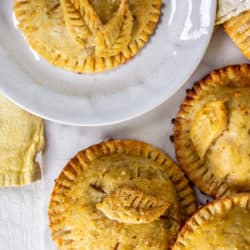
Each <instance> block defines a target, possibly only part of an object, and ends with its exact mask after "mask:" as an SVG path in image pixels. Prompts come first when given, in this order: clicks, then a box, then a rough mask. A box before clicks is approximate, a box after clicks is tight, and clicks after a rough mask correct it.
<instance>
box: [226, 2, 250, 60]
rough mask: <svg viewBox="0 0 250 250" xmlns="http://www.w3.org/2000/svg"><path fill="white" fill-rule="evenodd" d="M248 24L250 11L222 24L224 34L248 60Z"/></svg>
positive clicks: (249, 48)
mask: <svg viewBox="0 0 250 250" xmlns="http://www.w3.org/2000/svg"><path fill="white" fill-rule="evenodd" d="M249 6H250V1H249ZM249 8H250V7H249ZM249 23H250V10H247V11H245V12H243V13H241V14H239V15H237V16H235V17H232V18H231V19H229V20H228V21H227V22H225V24H224V28H225V31H226V33H227V34H228V35H229V37H230V38H231V39H232V41H233V42H234V43H235V44H236V45H237V47H238V48H239V49H240V50H241V52H242V53H243V54H244V55H245V56H246V57H247V58H248V59H250V43H249V39H250V33H249V27H250V26H249Z"/></svg>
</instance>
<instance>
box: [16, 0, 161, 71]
mask: <svg viewBox="0 0 250 250" xmlns="http://www.w3.org/2000/svg"><path fill="white" fill-rule="evenodd" d="M84 2H88V1H87V0H81V1H79V0H74V1H71V0H61V2H60V0H52V1H51V0H36V1H35V0H15V4H14V12H15V16H16V19H17V21H18V23H19V24H18V28H19V29H20V30H21V31H22V32H23V33H24V35H25V37H26V39H27V42H28V44H29V46H30V47H31V48H32V49H34V50H35V51H37V52H38V53H39V54H40V55H41V56H42V57H44V58H45V59H47V60H48V61H49V62H50V63H51V64H53V65H55V66H58V67H61V68H63V69H66V70H70V71H73V72H80V73H93V72H101V71H105V70H109V69H112V68H115V67H117V66H118V65H120V64H123V63H125V62H126V61H127V60H129V59H130V58H132V57H133V56H134V55H135V54H137V53H138V51H139V50H140V49H141V48H142V47H143V46H144V45H145V43H146V42H147V41H148V39H149V37H150V36H151V34H152V33H153V31H154V29H155V26H156V24H157V22H158V20H159V17H160V8H161V0H151V1H145V0H140V1H130V0H127V1H124V0H123V2H126V4H125V5H124V6H125V7H124V8H126V11H125V12H124V13H125V14H124V15H125V19H124V25H123V28H121V27H120V28H119V27H118V28H119V29H120V30H121V33H120V34H114V31H115V30H116V29H114V27H113V26H114V25H113V26H112V25H111V26H112V27H111V30H110V29H108V30H109V32H110V31H112V32H113V33H112V32H111V33H112V36H114V37H115V38H114V37H113V38H112V39H111V41H112V44H113V46H111V45H112V44H111V45H110V46H111V49H112V50H111V52H110V51H106V50H105V46H104V50H103V48H102V49H100V50H98V49H95V46H96V44H98V43H100V41H101V42H102V41H103V39H104V37H103V35H106V37H105V39H109V38H110V37H111V33H109V34H100V35H98V36H97V38H98V39H97V41H95V36H96V33H97V29H98V30H100V31H101V30H105V27H106V25H108V24H105V25H104V28H103V27H102V26H100V22H101V21H100V20H99V19H98V20H99V21H98V22H97V21H96V19H97V16H96V14H95V15H94V14H93V13H92V12H93V8H89V7H86V5H83V4H81V3H84ZM61 4H62V6H61ZM62 7H63V8H62ZM90 10H91V11H92V12H91V11H90ZM90 12H91V13H92V14H91V13H90ZM130 12H131V14H132V15H133V29H132V33H131V35H130V38H129V39H128V37H127V36H128V34H129V32H127V33H126V32H125V29H128V30H130V29H131V24H130V22H131V21H129V20H131V18H132V17H131V15H129V14H128V13H130ZM84 13H85V15H84ZM86 13H87V14H86ZM95 17H96V18H95ZM117 20H120V19H119V18H117ZM120 21H121V20H120ZM65 22H66V23H65ZM87 24H88V26H87ZM89 25H90V27H89ZM96 25H97V26H98V27H96ZM116 28H117V27H116ZM118 28H117V30H119V29H118ZM106 30H107V28H106ZM128 41H129V43H128V45H127V46H125V47H124V48H123V49H122V52H120V50H119V49H117V47H118V45H119V46H124V44H125V45H126V43H127V42H128ZM109 49H110V48H109ZM116 52H117V53H116ZM98 55H99V56H98Z"/></svg>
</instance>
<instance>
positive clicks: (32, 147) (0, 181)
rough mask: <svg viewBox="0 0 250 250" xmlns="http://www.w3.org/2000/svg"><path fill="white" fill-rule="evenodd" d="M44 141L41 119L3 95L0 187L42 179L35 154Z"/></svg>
mask: <svg viewBox="0 0 250 250" xmlns="http://www.w3.org/2000/svg"><path fill="white" fill-rule="evenodd" d="M44 144H45V143H44V131H43V121H42V119H40V118H38V117H35V116H34V115H31V114H29V113H28V112H26V111H24V110H22V109H21V108H19V107H17V106H16V105H15V104H13V103H12V102H10V101H9V100H8V99H6V98H5V97H3V96H0V186H20V185H25V184H28V183H30V182H32V181H35V180H37V179H39V178H40V176H41V171H40V168H39V164H38V162H36V160H35V157H36V155H37V153H38V152H40V151H42V150H43V148H44Z"/></svg>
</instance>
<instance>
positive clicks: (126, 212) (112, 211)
mask: <svg viewBox="0 0 250 250" xmlns="http://www.w3.org/2000/svg"><path fill="white" fill-rule="evenodd" d="M96 207H97V209H99V210H100V211H102V212H103V213H104V214H105V216H106V217H107V218H109V219H112V220H116V221H118V222H120V223H127V224H142V223H149V222H152V221H155V220H157V219H158V218H159V217H160V216H161V215H162V214H163V213H164V212H165V211H166V210H167V209H168V207H169V203H168V202H166V201H163V200H160V199H158V198H156V197H154V196H152V195H148V194H145V193H144V192H142V191H140V190H138V189H134V188H130V187H121V188H119V189H117V190H115V191H114V192H112V193H111V194H109V195H107V196H106V197H105V198H104V199H103V201H102V202H101V203H98V204H97V205H96Z"/></svg>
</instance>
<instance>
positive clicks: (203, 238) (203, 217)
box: [172, 193, 250, 250]
mask: <svg viewBox="0 0 250 250" xmlns="http://www.w3.org/2000/svg"><path fill="white" fill-rule="evenodd" d="M249 247H250V194H249V193H245V194H237V195H234V196H232V197H228V198H225V199H222V200H217V201H215V202H212V203H210V204H208V205H207V206H205V207H203V208H202V209H201V210H199V211H198V212H197V213H195V214H194V215H193V216H192V217H191V219H189V220H188V221H187V223H186V225H185V226H184V227H183V228H182V230H181V232H180V233H179V235H178V238H177V241H176V243H175V245H174V246H173V248H172V250H201V249H202V250H224V249H228V250H234V249H235V250H236V249H239V250H249Z"/></svg>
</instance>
